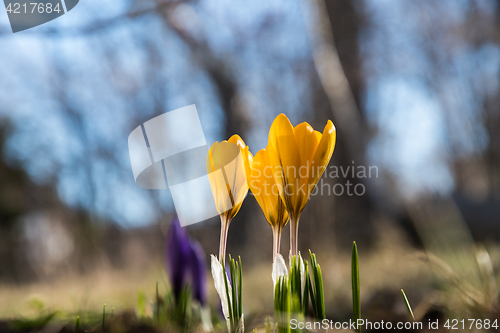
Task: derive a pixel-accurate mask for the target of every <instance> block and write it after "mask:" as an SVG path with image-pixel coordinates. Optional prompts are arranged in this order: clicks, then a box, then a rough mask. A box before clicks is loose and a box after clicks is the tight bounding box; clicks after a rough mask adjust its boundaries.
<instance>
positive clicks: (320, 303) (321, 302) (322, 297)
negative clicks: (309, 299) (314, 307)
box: [316, 264, 326, 320]
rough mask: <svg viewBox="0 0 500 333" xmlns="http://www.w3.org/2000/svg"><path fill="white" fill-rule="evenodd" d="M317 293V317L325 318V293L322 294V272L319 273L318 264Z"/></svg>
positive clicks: (319, 267)
mask: <svg viewBox="0 0 500 333" xmlns="http://www.w3.org/2000/svg"><path fill="white" fill-rule="evenodd" d="M318 281H319V283H318V293H317V294H316V298H317V299H318V300H319V301H318V310H319V311H318V312H319V315H320V317H319V319H321V320H323V319H325V318H326V314H325V295H324V290H323V274H321V266H320V265H319V264H318Z"/></svg>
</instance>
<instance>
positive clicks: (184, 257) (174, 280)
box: [166, 219, 190, 302]
mask: <svg viewBox="0 0 500 333" xmlns="http://www.w3.org/2000/svg"><path fill="white" fill-rule="evenodd" d="M189 256H190V245H189V238H188V235H187V233H186V231H185V230H184V229H182V227H181V225H180V224H179V220H177V219H175V220H174V221H173V222H172V225H171V226H170V230H169V232H168V235H167V247H166V257H167V269H168V274H169V278H170V283H171V284H172V289H173V291H174V296H175V301H176V302H177V301H178V300H179V297H180V294H181V291H182V288H183V287H184V285H185V284H186V278H187V274H188V269H189Z"/></svg>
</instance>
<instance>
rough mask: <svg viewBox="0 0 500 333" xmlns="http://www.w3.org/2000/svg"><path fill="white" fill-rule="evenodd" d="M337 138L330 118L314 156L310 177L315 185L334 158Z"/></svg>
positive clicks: (310, 182) (311, 183)
mask: <svg viewBox="0 0 500 333" xmlns="http://www.w3.org/2000/svg"><path fill="white" fill-rule="evenodd" d="M336 138H337V132H336V131H335V126H334V125H333V123H332V122H331V121H330V120H328V123H327V124H326V126H325V129H324V130H323V135H322V136H321V141H320V142H319V144H318V148H317V149H316V152H315V154H314V157H313V164H312V165H313V168H314V171H313V173H312V174H311V177H310V178H309V184H310V185H312V186H314V185H316V183H318V180H319V179H320V178H321V176H322V175H323V172H324V171H325V170H326V166H327V165H328V163H329V162H330V159H331V158H332V154H333V150H334V149H335V141H336Z"/></svg>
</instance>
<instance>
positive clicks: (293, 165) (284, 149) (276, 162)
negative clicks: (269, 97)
mask: <svg viewBox="0 0 500 333" xmlns="http://www.w3.org/2000/svg"><path fill="white" fill-rule="evenodd" d="M268 149H269V150H270V151H269V157H270V161H271V165H272V166H273V175H274V177H275V181H276V184H277V185H278V187H279V189H280V191H279V192H280V196H281V198H282V200H283V202H284V203H285V206H286V208H287V210H288V211H289V213H298V212H297V211H296V208H297V198H296V197H295V196H294V195H293V194H294V193H295V192H296V188H297V185H298V180H299V175H298V169H299V167H300V165H301V160H300V153H299V147H298V146H297V141H296V140H295V134H294V131H293V126H292V124H291V123H290V120H288V118H287V117H286V116H285V115H284V114H280V115H278V116H277V117H276V119H275V120H274V122H273V124H272V125H271V129H270V130H269V139H268Z"/></svg>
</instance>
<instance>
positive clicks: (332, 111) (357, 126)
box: [307, 0, 374, 250]
mask: <svg viewBox="0 0 500 333" xmlns="http://www.w3.org/2000/svg"><path fill="white" fill-rule="evenodd" d="M311 3H312V4H313V12H314V14H313V15H315V16H316V17H315V18H314V19H313V23H310V25H309V32H310V39H311V40H312V43H313V53H314V62H315V67H316V70H317V73H318V77H317V79H315V80H314V81H316V82H320V83H321V84H318V85H319V87H318V89H317V90H316V94H315V95H314V110H315V113H316V124H315V127H318V128H321V129H322V126H324V125H325V123H326V119H329V118H333V119H332V120H333V122H334V123H335V125H336V128H337V138H338V141H337V144H336V148H335V153H334V156H333V158H332V162H331V163H330V165H331V166H333V167H337V168H338V169H339V170H340V168H343V169H344V170H347V168H353V167H355V166H365V167H368V166H367V164H366V162H365V161H366V160H365V152H366V142H367V139H368V134H369V133H368V126H367V124H366V122H365V120H364V114H363V111H362V102H361V96H362V94H363V91H364V88H365V82H364V79H363V76H362V75H361V72H360V67H361V65H360V64H361V59H360V54H359V43H358V40H359V34H360V31H361V29H362V28H363V22H364V16H363V11H362V8H355V6H354V3H353V2H352V1H325V2H323V1H322V0H319V1H313V2H311ZM307 4H309V2H307ZM356 5H358V7H362V5H363V3H362V2H356ZM318 79H319V80H318ZM332 115H333V117H332ZM351 171H352V169H349V172H348V173H347V175H346V177H343V176H342V175H340V177H339V178H331V177H329V175H326V178H325V176H324V178H323V181H324V184H325V185H324V190H325V191H326V190H327V189H328V187H327V186H326V185H327V184H328V185H330V188H331V191H330V194H325V193H323V195H318V196H317V197H315V198H314V200H311V204H310V205H311V207H309V209H307V212H308V214H310V216H309V217H310V218H311V219H312V220H314V224H315V225H319V226H320V227H319V228H320V229H321V233H317V232H316V233H315V235H318V236H320V237H322V238H325V240H326V242H325V243H328V241H329V240H330V242H329V243H330V244H331V240H332V239H335V243H336V244H337V245H338V247H339V249H342V250H350V244H351V243H352V241H355V240H356V241H360V240H361V241H363V242H364V243H365V244H366V243H371V241H372V240H373V237H374V233H373V224H372V219H371V216H372V214H371V211H372V208H373V205H372V197H371V194H372V192H371V191H370V182H369V180H367V179H359V178H357V177H356V175H355V176H354V177H352V172H351ZM327 172H328V169H327V171H326V173H327ZM336 184H338V185H337V186H336V187H334V186H335V185H336ZM348 184H351V185H350V189H351V193H352V192H353V189H354V187H355V186H356V185H359V186H358V189H361V188H362V187H363V188H365V189H366V192H365V193H364V195H361V196H357V195H348V194H347V193H346V191H347V187H348V186H349V185H348ZM321 185H322V183H321V182H320V183H319V184H318V187H320V186H321ZM341 187H342V188H343V189H344V193H342V194H341V195H335V193H334V190H333V189H336V190H335V192H336V193H340V192H341V190H340V189H341ZM325 207H327V208H326V209H325ZM310 225H312V223H311V224H310ZM311 228H312V226H311V227H309V232H308V233H309V234H312V233H314V230H311ZM314 229H316V227H314Z"/></svg>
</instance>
